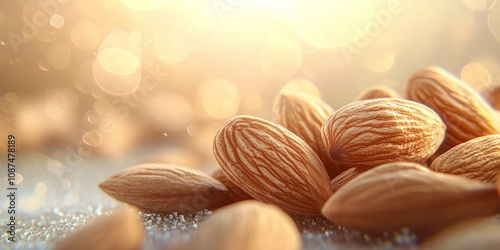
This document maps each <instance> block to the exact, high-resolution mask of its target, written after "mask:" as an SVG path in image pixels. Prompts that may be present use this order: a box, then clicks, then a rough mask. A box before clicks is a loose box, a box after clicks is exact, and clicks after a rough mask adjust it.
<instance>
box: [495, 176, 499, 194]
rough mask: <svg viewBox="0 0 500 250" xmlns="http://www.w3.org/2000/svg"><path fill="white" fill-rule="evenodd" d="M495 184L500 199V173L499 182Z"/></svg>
mask: <svg viewBox="0 0 500 250" xmlns="http://www.w3.org/2000/svg"><path fill="white" fill-rule="evenodd" d="M495 184H496V185H497V192H498V196H499V197H500V173H498V174H497V180H496V181H495Z"/></svg>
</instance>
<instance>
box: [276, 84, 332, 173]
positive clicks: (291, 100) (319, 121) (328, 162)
mask: <svg viewBox="0 0 500 250" xmlns="http://www.w3.org/2000/svg"><path fill="white" fill-rule="evenodd" d="M332 113H333V109H332V108H331V107H330V106H329V105H328V104H326V103H324V102H323V101H322V100H321V99H319V98H316V97H314V96H310V95H305V94H299V93H294V94H279V95H278V96H277V98H276V101H275V104H274V107H273V121H274V122H275V123H277V124H279V125H282V126H283V127H285V128H286V129H288V130H290V132H292V133H294V134H296V135H298V136H299V137H300V138H302V139H303V140H304V141H305V142H306V143H307V144H309V146H311V148H312V149H313V150H314V152H316V154H317V155H318V156H319V158H320V159H321V161H322V162H323V165H324V166H325V168H326V170H327V172H328V175H329V176H330V178H333V177H335V176H337V175H338V174H340V173H341V172H342V169H341V168H340V166H339V165H338V164H337V163H335V162H334V161H333V160H332V158H330V155H329V153H328V150H327V149H326V148H325V145H324V144H323V141H322V140H321V126H322V125H323V123H324V122H325V120H326V119H327V118H328V117H329V116H330V115H331V114H332Z"/></svg>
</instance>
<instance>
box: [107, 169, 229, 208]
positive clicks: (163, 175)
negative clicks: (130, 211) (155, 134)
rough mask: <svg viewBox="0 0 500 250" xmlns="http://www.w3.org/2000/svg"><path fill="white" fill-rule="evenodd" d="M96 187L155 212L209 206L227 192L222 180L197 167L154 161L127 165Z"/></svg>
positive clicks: (214, 203)
mask: <svg viewBox="0 0 500 250" xmlns="http://www.w3.org/2000/svg"><path fill="white" fill-rule="evenodd" d="M99 187H100V188H101V189H102V190H104V192H106V193H107V194H109V195H110V196H112V197H113V198H115V199H117V200H119V201H122V202H125V203H128V204H130V205H133V206H136V207H138V208H139V209H141V210H143V211H145V212H159V213H172V212H179V213H192V212H196V211H199V210H201V209H210V208H212V207H214V206H216V205H217V204H218V203H219V202H220V201H221V200H222V199H224V198H225V197H226V196H227V193H228V191H227V189H226V187H224V185H222V183H220V182H219V181H217V180H216V179H214V178H213V177H211V176H210V175H208V174H205V173H203V172H201V171H198V170H194V169H187V168H183V167H179V166H172V165H167V164H156V163H148V164H141V165H137V166H134V167H131V168H127V169H125V170H123V171H121V172H119V173H117V174H115V175H114V176H112V177H109V178H108V179H106V180H105V181H104V182H102V183H101V184H100V185H99Z"/></svg>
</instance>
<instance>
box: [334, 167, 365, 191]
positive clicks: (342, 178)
mask: <svg viewBox="0 0 500 250" xmlns="http://www.w3.org/2000/svg"><path fill="white" fill-rule="evenodd" d="M365 171H366V170H362V169H359V168H350V169H347V170H346V171H344V172H342V173H341V174H339V175H337V176H336V177H335V178H333V179H332V182H331V184H332V189H333V192H336V191H337V190H339V189H340V188H341V187H342V186H344V185H345V184H346V183H348V182H349V181H351V180H352V179H354V178H355V177H357V176H358V175H360V174H362V173H364V172H365Z"/></svg>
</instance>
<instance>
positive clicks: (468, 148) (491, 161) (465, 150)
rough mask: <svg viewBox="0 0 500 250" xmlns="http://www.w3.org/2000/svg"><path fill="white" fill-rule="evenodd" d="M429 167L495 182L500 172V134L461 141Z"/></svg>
mask: <svg viewBox="0 0 500 250" xmlns="http://www.w3.org/2000/svg"><path fill="white" fill-rule="evenodd" d="M429 168H430V169H431V170H433V171H436V172H441V173H447V174H455V175H462V176H465V177H467V178H471V179H476V180H480V181H483V182H491V183H494V182H495V178H496V176H497V174H498V173H500V134H497V135H487V136H482V137H478V138H476V139H472V140H470V141H467V142H464V143H461V144H459V145H457V146H455V147H453V148H452V149H450V150H448V151H447V152H446V153H444V154H442V155H441V156H439V157H438V158H437V159H436V160H434V161H433V162H432V164H431V165H430V167H429Z"/></svg>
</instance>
